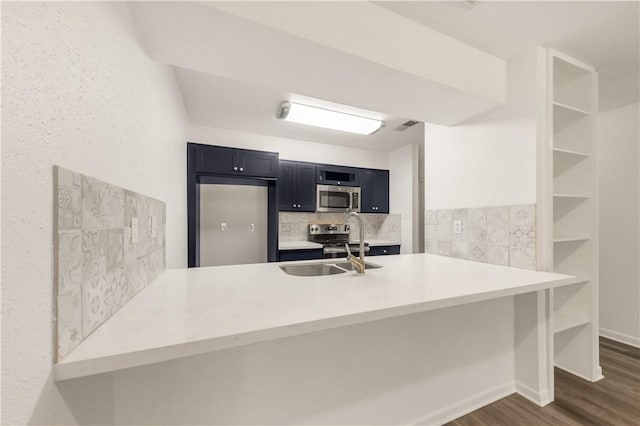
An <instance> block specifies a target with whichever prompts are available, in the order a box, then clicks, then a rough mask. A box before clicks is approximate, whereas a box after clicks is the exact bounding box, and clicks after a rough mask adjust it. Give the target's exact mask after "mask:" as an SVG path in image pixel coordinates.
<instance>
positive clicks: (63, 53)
mask: <svg viewBox="0 0 640 426" xmlns="http://www.w3.org/2000/svg"><path fill="white" fill-rule="evenodd" d="M2 96H3V99H2V101H3V105H2V106H3V108H2V109H3V111H2V142H3V144H2V234H3V235H2V236H3V237H4V238H3V240H2V257H3V258H2V343H3V344H2V346H3V347H2V423H3V424H12V425H19V424H41V425H44V424H76V423H80V424H112V423H113V416H114V414H113V405H112V401H113V380H112V377H111V376H109V375H102V376H96V377H92V378H87V379H86V380H80V381H74V382H73V383H72V382H69V383H61V384H55V383H54V382H53V379H52V364H53V330H54V324H53V319H54V312H53V281H54V280H53V241H54V238H53V230H54V226H53V218H54V214H53V205H54V187H53V176H54V172H53V165H54V164H58V165H60V166H63V167H66V168H69V169H73V170H77V171H79V172H82V173H87V174H90V175H92V176H95V177H97V178H99V179H102V180H106V181H109V182H113V183H114V184H116V185H119V186H122V187H126V188H130V189H131V190H134V191H136V192H140V193H144V194H148V195H150V196H152V197H154V198H157V199H160V200H162V201H165V202H166V203H167V248H168V250H167V264H168V267H183V266H185V264H186V212H185V211H184V206H185V204H186V194H185V188H184V176H185V170H184V167H185V164H186V161H185V152H186V149H185V132H184V127H185V112H184V107H183V103H182V99H181V97H180V94H179V91H178V89H177V86H176V83H175V79H174V76H173V73H172V72H171V70H170V69H169V68H168V67H166V66H163V65H159V64H157V63H155V62H153V61H151V60H150V59H149V58H148V57H147V55H146V54H145V52H144V51H143V49H142V48H141V47H140V44H139V43H138V41H137V39H136V34H135V30H134V28H133V26H132V24H131V21H130V18H129V13H128V9H127V6H126V5H125V4H122V3H108V2H102V3H54V2H46V3H24V2H14V3H9V2H3V3H2ZM97 401H100V403H99V404H98V403H97Z"/></svg>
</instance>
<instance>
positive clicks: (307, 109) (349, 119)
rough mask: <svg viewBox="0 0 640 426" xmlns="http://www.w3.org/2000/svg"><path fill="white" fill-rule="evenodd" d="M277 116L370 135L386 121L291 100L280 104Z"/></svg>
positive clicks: (312, 124)
mask: <svg viewBox="0 0 640 426" xmlns="http://www.w3.org/2000/svg"><path fill="white" fill-rule="evenodd" d="M276 118H279V119H282V120H286V121H291V122H293V123H300V124H307V125H309V126H317V127H324V128H327V129H334V130H341V131H343V132H351V133H358V134H360V135H370V134H372V133H375V132H376V131H378V130H379V129H380V128H381V127H382V126H384V121H382V120H378V119H375V118H368V117H361V116H359V115H354V114H348V113H344V112H339V111H333V110H330V109H325V108H318V107H313V106H309V105H303V104H298V103H295V102H289V101H285V102H283V103H282V104H281V105H280V108H278V112H277V114H276Z"/></svg>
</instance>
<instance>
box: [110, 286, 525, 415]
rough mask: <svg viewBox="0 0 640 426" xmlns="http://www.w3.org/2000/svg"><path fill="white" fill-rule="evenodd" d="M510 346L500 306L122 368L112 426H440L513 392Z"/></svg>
mask: <svg viewBox="0 0 640 426" xmlns="http://www.w3.org/2000/svg"><path fill="white" fill-rule="evenodd" d="M471 318H473V320H472V321H470V319H471ZM451 336H455V338H454V339H452V338H451ZM513 336H514V302H513V298H512V297H506V298H501V299H496V300H491V301H487V302H480V303H473V304H468V305H464V306H457V307H454V308H447V309H440V310H435V311H430V312H424V313H419V314H415V315H408V316H404V317H399V318H392V319H388V320H382V321H374V322H370V323H365V324H359V325H355V326H350V327H340V328H336V329H332V330H326V331H321V332H316V333H311V334H306V335H301V336H295V337H291V338H284V339H278V340H274V341H270V342H263V343H257V344H253V345H247V346H243V347H238V348H233V349H229V350H223V351H218V352H213V353H210V354H204V355H198V356H193V357H188V358H183V359H178V360H174V361H168V362H164V363H159V364H154V365H149V366H145V367H139V368H132V369H128V370H123V371H120V372H117V373H115V374H114V382H115V389H116V391H115V401H114V402H115V422H116V424H135V425H176V424H200V425H205V424H207V425H209V424H379V425H392V424H395V425H397V424H415V423H417V421H419V420H421V419H422V420H423V422H422V423H420V424H440V423H439V422H438V420H440V421H441V420H442V419H443V417H444V416H446V415H447V414H449V415H451V414H455V413H460V412H459V411H456V410H455V408H456V407H457V408H458V409H461V410H464V409H466V410H467V411H468V410H470V409H475V408H477V406H474V404H479V405H482V403H487V402H489V401H491V400H493V399H495V398H498V397H500V396H505V393H511V392H513V386H514V379H515V378H514V375H515V366H514V352H513V345H514V337H513ZM451 408H453V410H452V411H447V409H451ZM430 415H431V416H433V417H432V418H428V416H430ZM425 417H426V418H425ZM454 417H456V416H454Z"/></svg>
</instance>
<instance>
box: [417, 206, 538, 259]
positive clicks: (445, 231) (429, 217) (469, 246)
mask: <svg viewBox="0 0 640 426" xmlns="http://www.w3.org/2000/svg"><path fill="white" fill-rule="evenodd" d="M456 222H459V225H461V226H460V229H459V230H458V231H459V232H454V231H455V225H456ZM425 233H426V238H425V242H426V251H427V253H430V254H438V255H442V256H451V257H457V258H460V259H468V260H474V261H478V262H486V263H493V264H496V265H505V266H512V267H514V268H523V269H536V206H535V205H523V206H500V207H479V208H468V209H446V210H427V211H426V214H425Z"/></svg>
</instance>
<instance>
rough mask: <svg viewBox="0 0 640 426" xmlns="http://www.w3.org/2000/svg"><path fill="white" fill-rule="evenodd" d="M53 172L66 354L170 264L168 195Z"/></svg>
mask: <svg viewBox="0 0 640 426" xmlns="http://www.w3.org/2000/svg"><path fill="white" fill-rule="evenodd" d="M55 174H56V188H55V192H56V199H57V203H56V209H55V210H56V217H57V229H56V233H55V238H56V241H55V242H56V244H55V252H56V256H55V257H56V297H57V358H58V360H60V359H62V358H63V357H64V356H66V355H67V354H68V353H69V352H71V351H72V350H73V348H75V347H76V346H77V345H78V344H79V343H80V342H81V341H82V340H84V339H85V338H86V337H87V336H89V334H91V333H92V332H93V331H94V330H95V329H96V328H98V327H99V326H100V324H102V323H103V322H104V321H105V320H106V319H107V318H109V317H110V316H111V315H113V314H114V313H115V312H116V311H117V310H118V309H120V308H121V307H122V306H123V305H124V304H125V303H127V302H128V301H129V300H130V299H131V298H132V297H133V296H134V295H135V294H136V293H138V292H139V291H140V290H142V288H144V287H145V286H146V285H147V284H148V283H149V282H151V281H152V280H153V279H154V278H156V277H157V276H158V274H159V273H160V272H161V271H162V270H163V269H164V268H165V226H166V225H165V203H163V202H162V201H159V200H155V199H153V198H149V197H146V196H144V195H141V194H136V193H134V192H131V191H128V190H126V189H123V188H120V187H117V186H115V185H111V184H109V183H106V182H103V181H100V180H98V179H95V178H92V177H90V176H86V175H83V174H80V173H75V172H72V171H69V170H66V169H63V168H61V167H56V173H55ZM135 218H137V224H138V226H137V229H135V227H134V228H133V229H132V219H134V220H135ZM132 232H135V233H136V234H135V235H134V237H133V238H132ZM136 240H137V241H136Z"/></svg>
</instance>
